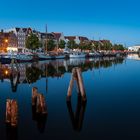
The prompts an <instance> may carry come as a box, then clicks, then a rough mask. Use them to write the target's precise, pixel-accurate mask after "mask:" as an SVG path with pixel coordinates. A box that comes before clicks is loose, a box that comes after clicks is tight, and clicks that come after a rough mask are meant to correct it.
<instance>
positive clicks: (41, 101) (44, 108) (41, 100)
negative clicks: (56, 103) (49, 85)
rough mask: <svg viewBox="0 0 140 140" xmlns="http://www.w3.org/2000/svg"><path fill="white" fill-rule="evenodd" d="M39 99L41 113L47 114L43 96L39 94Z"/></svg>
mask: <svg viewBox="0 0 140 140" xmlns="http://www.w3.org/2000/svg"><path fill="white" fill-rule="evenodd" d="M39 98H40V106H41V113H42V114H47V108H46V104H45V97H44V96H43V94H39Z"/></svg>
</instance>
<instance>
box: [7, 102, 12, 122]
mask: <svg viewBox="0 0 140 140" xmlns="http://www.w3.org/2000/svg"><path fill="white" fill-rule="evenodd" d="M10 122H11V100H10V99H7V100H6V123H10Z"/></svg>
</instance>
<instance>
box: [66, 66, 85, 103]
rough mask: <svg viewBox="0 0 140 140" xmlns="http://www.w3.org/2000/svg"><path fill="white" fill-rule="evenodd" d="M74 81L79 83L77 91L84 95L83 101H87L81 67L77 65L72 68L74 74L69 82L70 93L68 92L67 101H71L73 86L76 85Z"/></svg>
mask: <svg viewBox="0 0 140 140" xmlns="http://www.w3.org/2000/svg"><path fill="white" fill-rule="evenodd" d="M74 81H76V83H77V92H78V94H79V95H80V96H81V97H82V100H83V101H86V100H87V99H86V93H85V88H84V84H83V79H82V73H81V69H80V68H78V67H76V68H73V69H72V76H71V80H70V83H69V88H68V93H67V101H70V99H71V95H72V88H73V85H74Z"/></svg>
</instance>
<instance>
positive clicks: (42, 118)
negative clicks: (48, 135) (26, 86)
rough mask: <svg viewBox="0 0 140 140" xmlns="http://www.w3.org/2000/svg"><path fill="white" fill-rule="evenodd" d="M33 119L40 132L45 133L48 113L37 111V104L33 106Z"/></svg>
mask: <svg viewBox="0 0 140 140" xmlns="http://www.w3.org/2000/svg"><path fill="white" fill-rule="evenodd" d="M32 119H33V120H34V121H36V123H37V128H38V130H39V132H40V133H43V132H44V130H45V126H46V121H47V114H40V113H37V112H36V106H32Z"/></svg>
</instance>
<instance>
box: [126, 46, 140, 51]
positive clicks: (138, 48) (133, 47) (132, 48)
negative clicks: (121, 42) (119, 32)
mask: <svg viewBox="0 0 140 140" xmlns="http://www.w3.org/2000/svg"><path fill="white" fill-rule="evenodd" d="M128 50H129V51H135V52H138V51H139V50H140V45H137V46H132V47H128Z"/></svg>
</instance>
